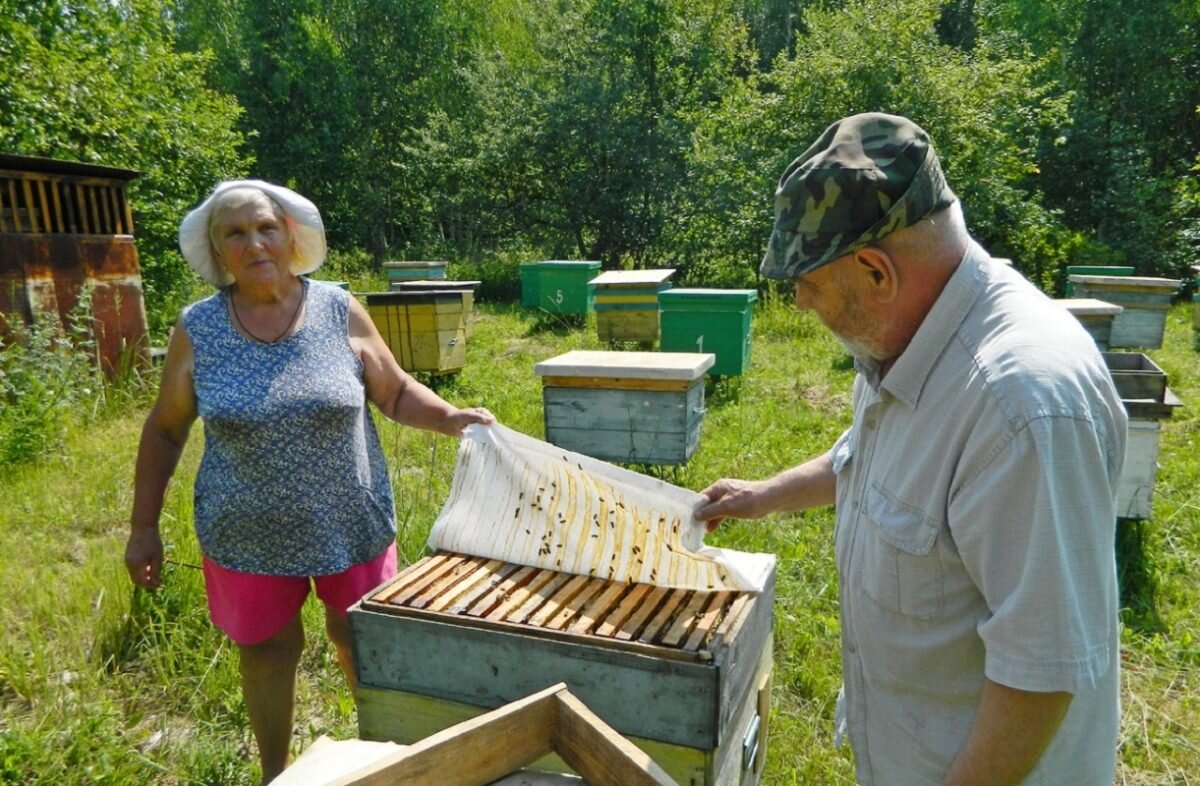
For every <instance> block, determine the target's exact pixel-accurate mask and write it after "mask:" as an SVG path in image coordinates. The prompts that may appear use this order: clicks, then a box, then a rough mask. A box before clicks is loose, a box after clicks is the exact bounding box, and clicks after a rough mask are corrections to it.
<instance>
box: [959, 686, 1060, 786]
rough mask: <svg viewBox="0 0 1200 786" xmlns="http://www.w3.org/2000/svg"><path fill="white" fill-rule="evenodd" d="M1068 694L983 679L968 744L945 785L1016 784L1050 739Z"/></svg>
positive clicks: (1021, 779)
mask: <svg viewBox="0 0 1200 786" xmlns="http://www.w3.org/2000/svg"><path fill="white" fill-rule="evenodd" d="M1071 698H1072V696H1071V694H1070V693H1033V692H1030V691H1023V690H1017V689H1015V688H1009V687H1007V686H1005V685H1000V684H999V683H996V682H992V681H991V680H986V679H985V680H984V686H983V693H982V694H981V695H980V697H979V712H978V713H977V714H976V716H975V723H974V725H973V726H972V727H971V733H970V735H969V736H968V737H967V744H966V745H965V746H964V747H963V750H962V752H961V753H960V754H959V755H958V758H957V759H956V760H955V761H954V765H953V766H952V767H951V768H950V772H949V773H947V775H946V779H945V780H944V781H943V782H942V783H943V786H985V785H986V786H1010V785H1011V786H1016V784H1019V783H1021V782H1022V781H1023V780H1025V776H1026V775H1028V774H1029V773H1030V772H1031V771H1032V770H1033V768H1034V767H1035V766H1037V763H1038V759H1040V758H1041V757H1042V753H1044V752H1045V750H1046V748H1047V747H1048V746H1049V745H1050V741H1051V740H1052V739H1054V735H1055V733H1056V732H1057V731H1058V727H1059V724H1061V723H1062V720H1063V718H1064V717H1066V714H1067V709H1068V708H1069V707H1070V706H1071Z"/></svg>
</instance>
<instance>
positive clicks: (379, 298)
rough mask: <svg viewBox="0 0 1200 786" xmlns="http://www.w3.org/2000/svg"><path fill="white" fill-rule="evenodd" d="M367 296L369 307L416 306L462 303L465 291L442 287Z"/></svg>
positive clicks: (372, 293) (369, 294) (368, 294)
mask: <svg viewBox="0 0 1200 786" xmlns="http://www.w3.org/2000/svg"><path fill="white" fill-rule="evenodd" d="M365 295H366V298H367V305H368V306H387V305H394V306H395V305H414V304H418V303H439V302H449V301H451V300H453V301H456V302H459V303H461V302H462V299H463V291H462V290H461V289H457V290H456V289H445V288H442V287H439V288H437V289H411V290H400V289H397V290H392V291H391V292H367V293H365Z"/></svg>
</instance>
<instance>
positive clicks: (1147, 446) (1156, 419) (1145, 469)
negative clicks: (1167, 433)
mask: <svg viewBox="0 0 1200 786" xmlns="http://www.w3.org/2000/svg"><path fill="white" fill-rule="evenodd" d="M1101 354H1102V355H1103V356H1104V363H1105V365H1106V366H1107V367H1108V373H1109V376H1110V377H1112V381H1113V386H1114V387H1116V389H1117V394H1118V395H1119V396H1120V397H1121V403H1122V404H1124V405H1125V411H1126V413H1128V415H1129V429H1128V433H1127V437H1126V445H1125V466H1124V468H1123V469H1122V470H1121V477H1120V480H1119V482H1118V484H1117V515H1118V516H1119V517H1121V518H1130V519H1148V518H1150V515H1151V512H1152V508H1153V498H1154V486H1155V484H1156V483H1157V479H1158V446H1159V438H1160V434H1161V431H1162V425H1161V423H1162V421H1164V420H1169V419H1170V418H1171V415H1172V413H1173V412H1174V410H1175V409H1176V408H1178V407H1179V406H1181V404H1182V402H1180V400H1179V398H1178V397H1177V396H1176V395H1175V394H1174V393H1172V392H1171V389H1170V388H1169V387H1167V374H1166V372H1164V371H1163V370H1162V369H1161V368H1159V367H1158V364H1156V363H1155V362H1154V361H1153V360H1151V359H1150V358H1149V357H1147V356H1146V355H1144V354H1142V353H1141V352H1102V353H1101Z"/></svg>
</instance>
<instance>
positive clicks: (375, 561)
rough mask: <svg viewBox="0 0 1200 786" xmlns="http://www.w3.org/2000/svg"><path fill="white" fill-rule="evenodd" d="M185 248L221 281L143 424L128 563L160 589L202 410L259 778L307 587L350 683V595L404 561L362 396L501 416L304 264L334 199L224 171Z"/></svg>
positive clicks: (394, 409) (189, 311)
mask: <svg viewBox="0 0 1200 786" xmlns="http://www.w3.org/2000/svg"><path fill="white" fill-rule="evenodd" d="M179 239H180V247H181V248H182V250H183V254H184V256H185V257H186V258H187V260H188V262H189V263H190V264H191V266H192V267H193V268H194V269H195V270H196V272H197V273H199V274H200V275H201V276H202V277H203V278H204V279H205V280H206V281H208V282H209V283H211V284H213V285H214V286H216V287H217V288H218V292H216V294H214V295H212V296H210V297H208V298H206V299H204V300H201V301H199V302H197V303H193V304H192V305H190V306H188V307H187V308H185V309H184V311H183V315H182V317H181V319H180V320H179V323H178V324H177V326H176V328H175V330H174V332H173V335H172V337H171V341H170V344H169V346H168V349H167V357H166V362H165V365H164V368H163V374H162V382H161V387H160V389H159V393H158V399H157V401H156V402H155V404H154V407H153V409H152V410H151V411H150V415H149V417H148V418H147V420H146V424H145V427H144V428H143V430H142V436H141V442H140V444H139V447H138V456H137V468H136V476H135V482H134V502H133V514H132V521H131V532H130V535H129V541H128V544H127V546H126V549H125V564H126V567H127V568H128V569H129V574H130V576H131V577H132V579H133V582H134V584H136V585H138V586H142V587H150V588H153V587H157V586H158V585H159V583H160V581H161V567H162V560H163V546H162V540H161V538H160V536H159V532H158V519H159V515H160V513H161V511H162V505H163V496H164V494H165V491H166V487H167V484H168V481H169V480H170V478H171V475H172V473H173V472H174V470H175V466H176V463H177V462H178V460H179V456H180V453H181V452H182V450H183V447H184V443H185V442H186V441H187V438H188V432H189V430H190V428H191V425H192V423H193V422H194V421H195V420H196V418H197V417H200V418H202V419H203V420H204V425H205V444H204V455H203V459H202V460H201V464H200V470H199V473H198V474H197V476H196V486H195V527H196V535H197V538H198V540H199V543H200V548H201V550H202V552H203V554H204V557H203V562H204V566H203V567H204V581H205V588H206V591H207V595H208V606H209V611H210V614H211V617H212V620H213V623H214V624H215V625H216V626H217V627H218V628H220V629H221V631H223V632H224V633H225V634H226V635H227V636H228V637H229V638H230V639H231V640H232V641H233V642H234V643H235V644H236V645H237V648H238V652H239V655H240V663H241V675H242V690H243V694H244V697H245V701H246V709H247V712H248V714H249V718H250V725H251V727H252V729H253V731H254V737H255V740H256V741H257V743H258V749H259V755H260V758H261V762H262V776H263V782H264V783H265V782H268V781H270V780H271V779H272V778H274V777H275V776H276V775H277V774H278V773H279V772H280V771H282V770H283V769H284V767H286V766H287V761H288V749H289V742H290V739H291V733H292V724H293V708H294V705H295V695H296V671H297V667H298V665H299V662H300V655H301V652H302V650H303V646H304V632H303V629H302V627H301V620H300V610H301V606H302V605H303V604H304V601H305V599H306V598H307V596H308V593H309V591H310V588H311V589H313V590H315V592H316V595H317V597H318V598H319V599H320V600H321V601H322V602H323V603H324V605H325V629H326V631H327V632H328V634H329V638H330V640H331V641H332V642H333V645H334V647H335V648H336V650H337V655H338V660H339V662H340V664H341V667H342V669H343V671H344V672H345V674H346V677H347V679H348V680H350V682H351V685H352V686H353V680H354V673H353V669H352V664H351V658H350V637H349V625H348V623H347V618H346V611H347V609H348V608H349V606H350V605H351V604H352V603H353V602H354V601H356V600H357V599H358V598H359V597H361V596H362V595H363V594H364V593H366V592H368V591H369V590H370V589H372V588H373V587H375V586H377V585H378V584H380V583H381V582H383V581H384V580H386V579H388V578H390V577H391V576H393V575H395V572H396V544H395V535H396V523H395V508H394V504H393V501H392V490H391V486H390V482H389V479H388V472H387V467H386V466H385V464H384V457H383V451H382V449H381V447H380V444H379V438H378V436H377V434H376V431H375V425H374V422H373V421H372V417H371V413H370V411H369V408H368V407H367V404H366V402H367V401H371V402H372V403H373V404H375V406H376V407H377V408H378V409H379V411H380V412H382V413H383V414H384V415H386V416H387V417H389V418H391V419H392V420H395V421H397V422H399V423H403V424H405V425H409V426H416V427H419V428H424V429H429V430H431V431H436V432H440V433H442V434H447V435H451V436H457V435H458V434H459V433H460V432H461V430H462V429H463V427H464V426H466V425H468V424H471V423H490V422H492V420H493V418H492V416H491V415H490V414H489V413H488V412H487V411H486V410H482V409H458V408H456V407H454V406H451V405H450V404H448V403H446V402H445V401H443V400H442V399H441V398H440V397H438V396H437V395H436V394H435V393H433V392H432V391H431V390H429V389H428V388H427V387H425V386H424V385H421V384H420V383H418V382H417V381H416V380H414V379H413V378H412V377H411V376H409V375H408V374H407V373H405V372H404V371H403V370H402V369H401V368H400V366H399V365H398V364H397V363H396V360H395V358H394V357H393V356H392V353H391V352H390V351H389V349H388V347H387V345H386V344H384V342H383V339H382V337H381V336H380V335H379V332H378V331H377V330H376V329H375V326H374V324H373V323H372V322H371V319H370V317H368V315H367V313H366V311H365V309H363V307H362V306H361V305H360V304H359V303H358V301H356V300H355V299H354V298H352V297H350V295H349V293H347V292H345V291H344V290H342V289H339V288H337V287H334V286H330V285H327V284H323V283H321V282H319V281H312V280H309V279H306V278H301V276H303V275H304V274H307V273H311V272H312V271H314V270H316V269H317V268H318V267H319V266H320V265H321V263H322V262H323V261H324V258H325V231H324V227H323V225H322V223H321V216H320V213H319V212H318V211H317V208H316V207H315V206H314V205H313V204H312V203H311V202H310V201H308V200H307V199H305V198H304V197H302V196H300V195H299V194H297V193H295V192H294V191H291V190H290V189H287V188H283V187H281V186H277V185H272V184H270V183H265V182H262V181H256V180H243V181H232V182H224V183H221V184H220V185H218V186H217V188H216V189H215V190H214V191H213V193H212V194H211V195H210V196H209V197H208V199H206V200H205V201H204V202H203V204H201V205H200V206H199V207H198V208H196V209H195V210H193V211H192V212H191V213H190V214H188V216H187V217H186V218H185V219H184V220H183V223H182V225H181V227H180V232H179Z"/></svg>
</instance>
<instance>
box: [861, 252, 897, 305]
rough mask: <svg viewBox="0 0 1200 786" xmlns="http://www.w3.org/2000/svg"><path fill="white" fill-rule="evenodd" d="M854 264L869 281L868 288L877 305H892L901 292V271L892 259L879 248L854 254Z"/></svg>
mask: <svg viewBox="0 0 1200 786" xmlns="http://www.w3.org/2000/svg"><path fill="white" fill-rule="evenodd" d="M854 264H855V265H857V266H858V272H859V273H861V274H862V275H863V276H864V277H865V278H866V279H867V288H868V291H869V292H870V293H871V297H873V298H874V299H875V301H876V302H877V303H891V302H892V301H893V300H895V299H896V296H897V295H898V294H899V292H900V271H899V270H898V269H897V268H896V263H895V261H894V260H893V259H892V257H891V256H890V255H889V254H888V253H887V252H886V251H884V250H883V249H882V248H879V247H878V246H867V247H866V248H862V249H859V250H858V251H856V252H854Z"/></svg>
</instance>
